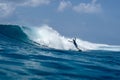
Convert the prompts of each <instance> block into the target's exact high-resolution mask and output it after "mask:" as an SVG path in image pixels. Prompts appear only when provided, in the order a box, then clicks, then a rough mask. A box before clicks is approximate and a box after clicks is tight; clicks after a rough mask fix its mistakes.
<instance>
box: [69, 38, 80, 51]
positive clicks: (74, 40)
mask: <svg viewBox="0 0 120 80" xmlns="http://www.w3.org/2000/svg"><path fill="white" fill-rule="evenodd" d="M69 42H72V43H73V44H74V46H75V47H76V49H78V51H82V50H81V49H80V48H79V47H78V44H77V42H76V38H73V40H72V41H69Z"/></svg>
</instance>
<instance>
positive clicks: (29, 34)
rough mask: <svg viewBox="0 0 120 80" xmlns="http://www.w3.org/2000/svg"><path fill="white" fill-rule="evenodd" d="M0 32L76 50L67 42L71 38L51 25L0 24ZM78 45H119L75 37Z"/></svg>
mask: <svg viewBox="0 0 120 80" xmlns="http://www.w3.org/2000/svg"><path fill="white" fill-rule="evenodd" d="M0 34H2V35H5V36H7V37H9V38H13V39H16V40H20V41H23V42H28V43H32V42H35V43H38V44H40V45H44V46H47V47H49V48H54V49H60V50H77V49H76V48H75V46H74V45H73V43H71V42H69V40H72V38H68V37H65V36H62V35H61V34H60V33H58V32H57V31H56V30H54V29H53V28H52V27H49V26H48V25H43V26H40V27H24V26H18V25H0ZM76 42H77V44H78V47H79V48H80V49H81V50H83V51H86V50H110V51H120V46H113V45H107V44H97V43H91V42H89V41H84V40H82V39H80V38H77V39H76Z"/></svg>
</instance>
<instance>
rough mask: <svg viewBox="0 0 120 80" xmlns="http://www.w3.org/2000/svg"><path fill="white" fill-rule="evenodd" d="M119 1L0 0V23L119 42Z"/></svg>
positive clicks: (87, 39)
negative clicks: (40, 27)
mask: <svg viewBox="0 0 120 80" xmlns="http://www.w3.org/2000/svg"><path fill="white" fill-rule="evenodd" d="M119 4H120V0H0V24H17V25H23V26H31V27H34V26H41V25H43V24H46V25H48V26H50V27H52V28H53V29H55V30H57V31H58V32H59V33H60V34H61V35H63V36H66V37H78V38H80V39H82V40H86V41H90V42H95V43H104V44H111V45H120V37H119V34H120V9H119V8H120V5H119Z"/></svg>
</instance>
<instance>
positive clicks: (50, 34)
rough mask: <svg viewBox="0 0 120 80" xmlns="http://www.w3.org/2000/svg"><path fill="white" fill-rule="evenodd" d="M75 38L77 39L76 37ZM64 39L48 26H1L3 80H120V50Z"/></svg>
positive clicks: (103, 45)
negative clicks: (75, 43)
mask: <svg viewBox="0 0 120 80" xmlns="http://www.w3.org/2000/svg"><path fill="white" fill-rule="evenodd" d="M73 38H74V37H73ZM73 38H69V37H66V36H64V35H61V34H60V33H59V32H58V31H56V30H54V29H53V28H52V27H50V26H48V25H42V26H36V27H35V26H31V27H30V26H27V27H26V26H20V25H6V24H4V25H3V24H1V25H0V80H120V46H116V45H109V44H99V43H92V42H89V41H85V40H82V39H81V38H76V42H77V44H78V47H79V48H80V49H81V50H82V52H79V51H78V50H77V49H76V48H75V46H74V45H73V43H71V42H69V40H72V39H73Z"/></svg>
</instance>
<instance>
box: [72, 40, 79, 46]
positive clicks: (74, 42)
mask: <svg viewBox="0 0 120 80" xmlns="http://www.w3.org/2000/svg"><path fill="white" fill-rule="evenodd" d="M73 44H74V45H75V47H76V48H78V45H77V43H76V41H75V39H73Z"/></svg>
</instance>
